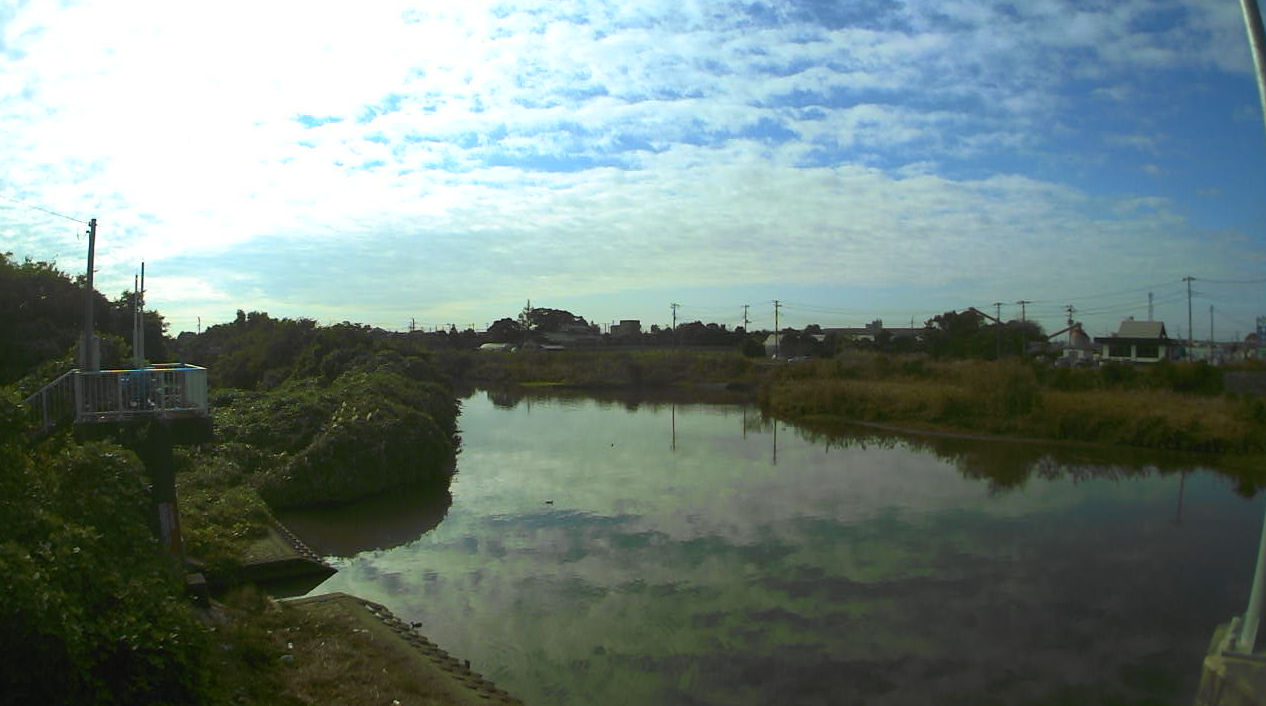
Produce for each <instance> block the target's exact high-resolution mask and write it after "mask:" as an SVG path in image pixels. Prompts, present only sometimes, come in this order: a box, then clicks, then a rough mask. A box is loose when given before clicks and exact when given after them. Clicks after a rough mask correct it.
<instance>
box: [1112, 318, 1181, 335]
mask: <svg viewBox="0 0 1266 706" xmlns="http://www.w3.org/2000/svg"><path fill="white" fill-rule="evenodd" d="M1117 337H1119V338H1169V335H1168V334H1166V333H1165V322H1163V321H1134V320H1132V319H1126V320H1125V321H1122V322H1121V327H1120V328H1118V329H1117Z"/></svg>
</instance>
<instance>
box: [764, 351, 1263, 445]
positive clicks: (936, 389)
mask: <svg viewBox="0 0 1266 706" xmlns="http://www.w3.org/2000/svg"><path fill="white" fill-rule="evenodd" d="M760 397H761V400H762V402H763V403H764V404H765V405H767V406H768V408H769V409H770V410H771V411H772V412H773V413H775V414H779V415H784V416H787V417H789V418H792V419H796V418H838V419H847V420H858V421H867V422H878V423H890V424H899V425H905V426H910V427H922V428H932V429H941V430H954V431H963V432H982V433H987V434H999V435H1007V436H1021V437H1031V438H1039V439H1052V440H1073V441H1084V442H1094V443H1104V444H1118V445H1125V446H1136V447H1142V448H1153V449H1171V450H1179V451H1198V452H1209V453H1217V454H1233V455H1244V454H1261V453H1263V452H1266V405H1263V404H1262V402H1261V400H1259V399H1257V398H1241V397H1237V396H1234V395H1229V394H1226V393H1224V392H1222V390H1221V377H1220V372H1219V371H1217V370H1216V369H1214V368H1210V367H1208V366H1204V365H1202V364H1194V365H1193V364H1178V365H1175V364H1166V365H1163V366H1155V367H1154V368H1152V369H1149V370H1140V369H1134V368H1129V369H1126V368H1124V367H1105V368H1102V369H1073V370H1069V369H1054V368H1050V367H1047V366H1044V365H1043V364H1040V363H1034V364H1028V363H1019V362H997V363H994V362H984V361H943V362H938V361H933V360H929V359H926V358H923V357H915V356H911V357H905V358H892V357H886V356H870V355H861V354H858V355H853V356H848V357H844V358H839V359H834V360H822V361H813V362H808V363H802V364H794V365H787V366H782V367H780V368H778V369H777V370H776V371H774V372H772V373H771V374H770V375H769V376H768V378H767V379H766V380H765V381H764V383H763V384H762V387H761V392H760Z"/></svg>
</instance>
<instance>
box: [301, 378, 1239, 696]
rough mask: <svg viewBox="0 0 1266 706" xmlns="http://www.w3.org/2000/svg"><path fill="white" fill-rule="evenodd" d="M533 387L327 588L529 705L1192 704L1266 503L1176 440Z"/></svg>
mask: <svg viewBox="0 0 1266 706" xmlns="http://www.w3.org/2000/svg"><path fill="white" fill-rule="evenodd" d="M524 397H527V396H524ZM530 399H531V400H533V406H532V408H531V410H530V411H529V409H528V408H527V405H526V404H525V403H524V398H522V397H521V398H520V399H519V401H518V402H516V403H514V404H510V405H507V404H504V402H505V400H504V399H503V400H502V403H498V402H494V401H493V400H492V399H491V398H490V397H484V398H480V397H478V396H476V397H474V398H471V399H470V400H467V402H466V403H465V405H464V411H463V417H462V431H463V439H464V444H463V446H464V450H463V453H462V456H461V457H460V459H459V472H458V475H457V476H456V478H455V479H454V482H453V486H452V491H453V500H452V503H453V504H452V508H451V509H450V510H449V511H448V514H447V516H446V517H445V518H444V520H443V522H442V523H441V524H439V525H438V526H435V527H434V528H433V529H431V530H430V531H429V532H426V533H425V534H421V533H420V536H415V537H414V538H413V539H411V540H409V541H407V542H404V543H401V544H399V545H398V546H395V547H394V548H392V549H390V550H388V551H365V552H361V553H359V554H357V555H355V556H350V557H348V558H343V559H340V560H338V562H337V563H338V565H339V567H340V573H339V574H338V575H336V576H335V577H333V578H332V579H330V581H328V582H327V583H326V584H325V585H324V586H323V587H322V588H321V589H320V590H322V591H325V590H346V591H349V592H352V593H356V594H359V595H363V596H365V597H367V598H370V599H372V600H376V601H380V602H383V603H385V604H386V605H388V606H389V607H390V608H391V609H392V610H393V611H395V612H396V613H397V614H399V615H401V616H402V617H404V618H405V619H408V620H417V621H422V622H423V623H424V625H425V627H424V630H425V632H427V634H428V635H429V636H430V637H432V638H433V639H435V640H436V641H438V642H439V643H440V644H443V645H445V646H446V647H448V648H449V649H451V650H452V651H454V652H455V653H457V654H460V655H461V656H463V657H466V658H469V659H471V660H472V662H473V663H474V666H475V667H476V668H477V669H479V670H480V671H482V672H485V673H487V674H489V675H490V676H492V677H493V678H494V679H495V680H496V681H498V682H499V683H501V684H502V685H503V686H505V687H506V688H508V689H510V690H511V691H512V692H514V693H515V694H516V695H519V696H521V697H523V698H525V699H526V700H527V702H528V703H541V704H545V703H549V704H554V703H604V704H621V703H627V704H674V703H681V704H686V703H689V704H707V703H713V704H744V703H751V704H765V703H850V702H859V703H860V702H863V701H864V702H865V703H868V704H905V703H1118V702H1149V703H1185V702H1188V701H1189V700H1190V698H1191V696H1192V693H1193V692H1194V687H1195V679H1196V677H1197V676H1198V673H1199V661H1200V658H1201V656H1202V654H1203V650H1204V648H1205V647H1206V646H1207V643H1208V639H1209V636H1210V630H1211V629H1212V627H1213V626H1214V625H1216V624H1217V623H1218V622H1220V621H1223V620H1225V619H1226V617H1227V616H1229V615H1231V614H1233V613H1235V612H1237V611H1238V610H1240V609H1241V608H1242V607H1243V597H1244V596H1245V595H1247V582H1248V579H1249V578H1250V577H1249V570H1250V568H1251V567H1248V566H1244V565H1243V564H1244V562H1245V557H1249V558H1251V556H1252V555H1253V552H1254V549H1255V546H1254V539H1255V536H1256V531H1257V526H1258V525H1257V523H1258V522H1259V516H1260V513H1261V503H1262V501H1261V500H1260V499H1258V500H1255V501H1252V502H1249V501H1246V500H1245V499H1243V498H1240V497H1237V496H1236V495H1235V493H1234V492H1232V488H1231V485H1232V482H1230V481H1228V479H1227V478H1226V477H1224V476H1221V475H1218V474H1216V473H1212V472H1209V471H1207V470H1203V469H1199V468H1192V467H1191V466H1182V465H1181V464H1175V463H1173V462H1172V459H1167V458H1165V457H1163V456H1151V457H1148V456H1146V455H1128V454H1127V455H1125V456H1120V457H1118V456H1116V455H1114V454H1112V453H1109V454H1106V455H1105V457H1104V461H1105V463H1103V464H1100V463H1096V461H1097V460H1099V459H1097V458H1096V457H1094V456H1093V454H1094V453H1095V452H1094V451H1091V450H1087V449H1067V448H1065V449H1059V448H1051V447H1042V446H1039V445H1010V444H996V443H990V444H981V443H980V442H973V441H972V440H966V439H939V438H918V439H911V438H901V437H894V436H891V435H881V434H878V433H876V432H875V431H874V430H865V429H854V430H851V431H840V430H838V429H837V430H821V429H808V428H797V427H792V429H793V431H794V433H792V434H787V433H786V431H787V430H786V429H782V430H779V429H778V427H779V426H783V423H781V422H776V421H774V420H770V419H765V418H762V417H761V416H760V415H759V413H758V412H756V411H755V410H749V409H745V408H742V407H740V406H712V405H704V404H696V403H691V402H690V401H689V400H684V399H666V400H663V399H647V398H636V406H635V407H633V408H632V409H631V408H630V404H629V403H628V402H627V401H621V400H619V399H616V398H604V399H601V400H587V399H585V398H583V397H578V396H575V395H568V396H564V397H562V398H558V399H555V398H551V397H549V396H546V395H540V394H536V395H531V396H530ZM780 431H781V432H782V433H779V432H780ZM775 434H777V440H776V441H775ZM665 437H668V438H667V439H666V438H665ZM665 440H668V441H669V442H670V443H669V444H664V443H663V441H665ZM775 454H776V457H775ZM775 460H776V462H777V465H774V462H775ZM1184 470H1185V471H1187V472H1183V471H1184ZM1175 476H1176V477H1175ZM1176 499H1177V500H1178V502H1179V503H1180V505H1178V508H1177V510H1176V507H1175V501H1176ZM1176 513H1180V514H1181V518H1182V522H1181V524H1176V523H1175V522H1174V518H1175V516H1176ZM300 533H301V534H303V532H300Z"/></svg>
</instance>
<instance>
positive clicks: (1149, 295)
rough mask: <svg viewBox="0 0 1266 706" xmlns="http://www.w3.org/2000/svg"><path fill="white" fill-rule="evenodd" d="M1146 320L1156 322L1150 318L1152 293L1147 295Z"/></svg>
mask: <svg viewBox="0 0 1266 706" xmlns="http://www.w3.org/2000/svg"><path fill="white" fill-rule="evenodd" d="M1147 320H1148V321H1155V320H1156V319H1154V318H1152V293H1151V292H1148V293H1147Z"/></svg>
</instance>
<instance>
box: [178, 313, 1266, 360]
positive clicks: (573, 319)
mask: <svg viewBox="0 0 1266 706" xmlns="http://www.w3.org/2000/svg"><path fill="white" fill-rule="evenodd" d="M260 317H263V318H265V319H268V318H269V317H268V315H267V314H263V313H260V312H251V313H249V314H248V313H246V312H243V311H238V314H237V319H236V321H235V322H234V324H236V325H240V326H246V325H249V324H252V323H254V322H255V320H256V319H257V318H260ZM913 324H914V322H913V321H911V322H910V325H906V326H886V325H885V324H884V322H883V321H882V320H881V319H875V320H873V321H871V322H870V323H867V324H865V325H864V326H859V327H824V326H819V325H817V324H809V325H807V326H804V327H803V328H798V329H797V328H790V327H786V328H780V329H778V330H777V331H773V330H767V329H761V330H748V329H746V328H744V327H743V326H727V325H726V324H717V323H704V322H702V321H689V322H683V323H678V324H675V325H665V326H661V325H658V324H651V325H650V326H649V327H644V326H643V325H642V322H641V321H640V320H638V319H622V320H620V321H619V322H613V323H611V324H605V325H600V324H597V323H593V322H590V321H587V320H586V319H585V318H584V317H583V316H578V315H576V314H573V313H572V312H570V311H566V310H563V309H552V308H547V307H534V306H532V304H531V302H530V301H529V302H528V304H527V306H525V307H524V309H523V310H522V311H521V312H520V313H519V314H518V315H517V316H516V317H514V318H510V317H506V318H502V319H499V320H497V321H495V322H493V323H492V324H491V325H489V326H488V327H487V328H486V329H485V330H482V331H480V330H476V329H475V328H473V326H468V327H467V328H465V329H458V327H457V326H456V325H450V326H449V327H447V328H442V327H437V328H435V329H433V330H430V331H427V330H421V329H417V328H412V327H411V328H410V330H408V331H407V332H398V331H389V330H386V329H382V328H376V327H366V328H370V329H371V330H372V331H373V332H375V333H376V334H377V335H381V336H396V335H405V336H411V337H419V338H421V339H423V340H424V341H425V342H426V343H427V344H428V345H430V346H432V347H439V348H457V349H465V350H479V351H484V352H488V353H513V352H516V351H528V350H537V351H564V350H572V349H600V348H614V349H626V348H651V347H688V348H709V349H715V348H737V349H739V350H741V351H742V352H743V353H744V354H745V355H748V356H750V357H753V358H755V357H764V358H775V359H784V360H787V359H795V358H818V357H828V356H831V355H835V354H837V353H839V352H841V351H843V350H845V349H857V350H867V351H877V352H885V353H929V354H932V355H935V356H938V357H960V358H983V359H999V358H1006V357H1011V356H1018V355H1023V356H1030V357H1040V358H1045V359H1047V360H1049V361H1050V362H1052V363H1054V364H1056V365H1076V366H1083V365H1096V364H1099V363H1102V362H1123V363H1137V364H1148V363H1158V362H1160V361H1165V360H1168V361H1180V360H1185V361H1207V362H1209V363H1211V364H1214V365H1220V364H1226V363H1233V362H1237V361H1244V360H1253V359H1258V358H1261V357H1266V355H1264V352H1263V351H1262V347H1261V341H1262V340H1263V336H1262V334H1261V329H1262V328H1263V327H1266V317H1259V318H1258V321H1257V324H1258V331H1255V332H1252V333H1249V334H1248V335H1247V336H1245V337H1244V338H1243V340H1232V341H1214V340H1212V339H1191V338H1181V337H1175V336H1171V335H1170V334H1169V332H1168V329H1167V328H1166V325H1165V322H1163V321H1142V320H1135V319H1134V318H1132V317H1131V318H1127V319H1125V320H1123V321H1121V322H1120V324H1119V326H1118V328H1117V330H1116V331H1114V332H1112V333H1110V334H1109V335H1106V336H1093V337H1092V336H1090V335H1089V334H1087V333H1086V331H1085V330H1084V328H1083V327H1082V325H1081V324H1080V323H1078V322H1076V321H1071V320H1070V321H1069V322H1068V324H1067V325H1066V326H1065V327H1064V328H1062V329H1060V330H1058V331H1055V332H1054V333H1047V332H1046V331H1045V330H1044V329H1043V327H1042V326H1041V325H1040V324H1038V323H1037V322H1035V321H1032V320H1028V321H1024V320H1014V319H1013V320H1010V321H1003V320H1001V319H999V318H995V317H993V316H990V315H989V314H988V313H986V312H983V311H981V310H979V309H975V308H971V307H969V308H967V309H966V310H963V311H948V312H945V313H943V314H940V315H937V316H935V317H933V318H931V319H929V320H927V321H925V322H924V323H923V325H922V326H914V325H913ZM193 335H194V334H192V333H188V332H186V333H183V334H181V336H180V337H179V338H178V339H177V345H179V342H180V340H181V339H182V338H184V337H187V336H193Z"/></svg>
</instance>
